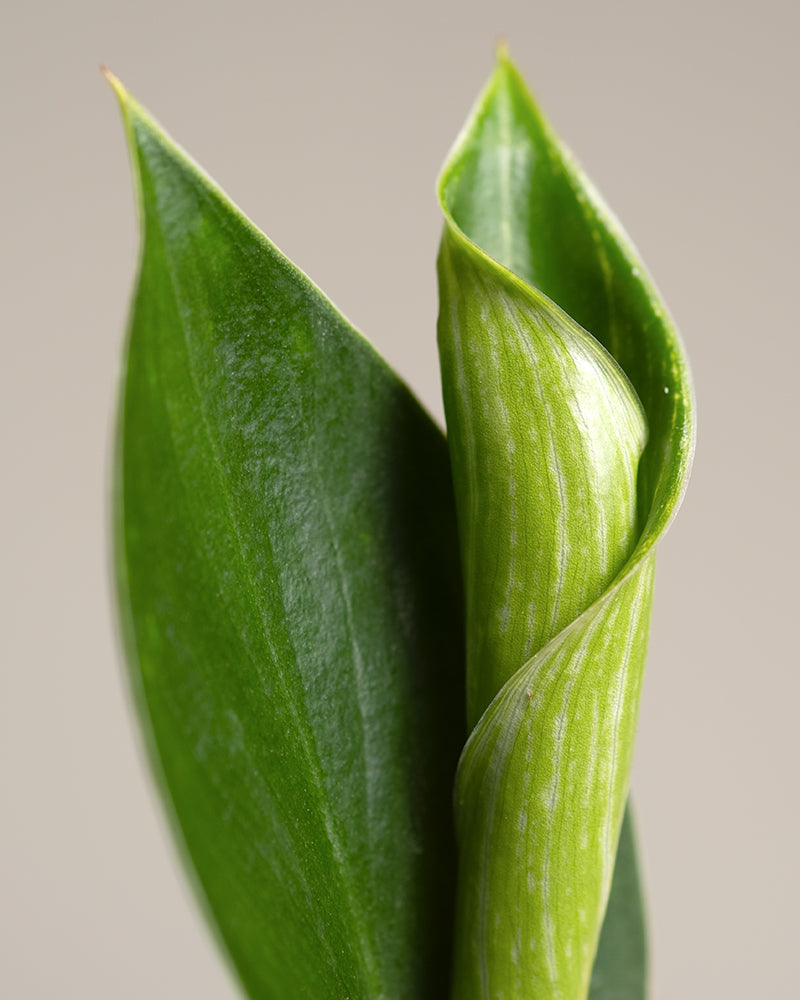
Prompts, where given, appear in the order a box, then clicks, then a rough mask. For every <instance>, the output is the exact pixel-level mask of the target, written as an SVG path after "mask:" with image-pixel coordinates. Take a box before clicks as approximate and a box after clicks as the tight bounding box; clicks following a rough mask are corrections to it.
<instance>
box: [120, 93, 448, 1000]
mask: <svg viewBox="0 0 800 1000" xmlns="http://www.w3.org/2000/svg"><path fill="white" fill-rule="evenodd" d="M114 84H115V87H116V89H117V93H118V96H119V98H120V103H121V105H122V110H123V115H124V119H125V124H126V126H127V131H128V136H129V139H130V147H131V155H132V159H133V164H134V172H135V176H136V183H137V189H138V194H139V207H140V214H141V220H142V251H141V262H140V272H139V281H138V287H137V290H136V294H135V298H134V304H133V312H132V317H131V324H130V334H129V342H128V346H127V355H126V367H125V373H124V388H123V398H122V403H121V409H120V420H119V433H118V439H117V449H116V487H115V497H114V500H115V519H116V555H117V568H118V582H119V604H120V616H121V620H122V626H123V631H124V637H125V645H126V650H127V654H128V663H129V667H130V674H131V679H132V682H133V686H134V690H135V692H136V695H137V702H138V706H139V709H140V713H141V719H142V723H143V726H144V728H145V731H146V734H147V737H148V746H149V749H150V751H151V756H152V760H153V764H154V767H155V769H156V772H157V774H158V775H159V777H160V779H161V783H162V789H163V791H164V796H165V801H166V802H167V804H168V807H169V810H170V812H171V815H172V817H173V819H174V821H175V825H176V830H177V832H178V837H179V840H180V842H181V843H182V845H183V846H184V848H185V852H186V854H187V856H188V860H189V862H190V869H191V870H192V871H193V872H194V873H195V875H196V881H197V883H198V887H199V889H200V893H201V897H202V898H203V900H204V901H205V903H206V909H207V911H208V913H209V916H210V918H211V920H212V923H213V924H214V925H215V927H216V929H217V930H218V932H219V935H220V936H221V938H222V940H223V942H224V944H225V946H226V948H227V950H228V952H229V954H230V956H231V958H232V960H233V963H234V965H235V967H236V970H237V972H238V974H239V976H240V978H241V980H242V982H243V984H244V986H245V988H246V990H247V992H248V993H249V995H250V996H251V997H253V998H259V1000H261V998H274V1000H287V998H301V997H314V998H324V997H349V998H350V1000H356V998H361V1000H368V998H369V1000H377V998H379V997H387V998H388V997H403V998H409V1000H411V998H422V997H425V998H431V1000H433V998H437V1000H438V998H440V997H441V996H442V995H443V994H445V993H446V992H447V989H448V978H449V955H450V951H451V933H452V930H451V928H452V900H453V895H454V880H455V868H454V861H453V858H454V847H453V844H452V842H451V840H452V834H451V828H452V816H451V794H452V781H453V776H454V772H455V765H456V760H457V756H458V752H459V750H460V747H461V745H462V744H463V730H464V726H463V716H462V712H461V708H460V704H461V701H462V699H463V680H462V673H463V648H462V640H461V635H462V630H463V626H462V618H461V606H462V598H461V590H460V579H459V572H458V549H457V540H456V534H455V511H454V507H453V498H452V486H451V479H450V469H449V462H448V457H447V450H446V445H445V441H444V438H443V436H442V434H441V432H440V431H439V430H438V429H437V428H436V427H435V426H434V424H433V423H432V422H431V420H430V419H429V418H428V416H427V415H426V414H425V413H424V412H423V411H422V409H421V408H420V406H419V404H418V403H417V402H416V400H415V399H414V398H413V397H412V395H411V393H410V392H409V391H408V389H407V388H406V387H405V386H404V385H403V384H402V383H401V382H400V381H399V380H398V378H397V377H396V376H395V375H394V374H393V373H392V372H391V371H390V370H389V369H388V367H387V366H386V364H385V363H384V362H383V361H382V360H381V359H380V358H379V357H378V356H377V355H376V354H375V352H374V351H373V349H372V348H371V347H370V346H369V345H368V344H367V343H366V342H365V341H364V340H363V339H362V338H361V337H360V336H359V335H358V334H357V333H355V331H354V330H353V329H352V328H351V327H350V326H349V324H348V323H347V322H346V321H345V320H344V319H343V318H342V316H341V315H340V314H339V313H338V312H337V311H336V310H335V309H334V307H333V306H332V305H331V303H330V302H329V301H327V300H326V299H325V298H324V297H323V295H322V294H321V293H320V292H319V291H318V290H317V289H316V288H315V287H314V286H313V285H312V284H311V283H310V282H309V281H308V279H306V278H305V277H304V276H303V275H302V274H301V273H300V272H299V271H298V270H297V269H296V268H295V267H294V266H293V265H292V264H291V263H290V262H289V261H288V260H286V258H285V257H283V256H282V255H281V254H280V253H279V252H278V250H277V249H276V248H275V247H274V246H273V245H272V244H271V243H269V242H268V241H267V240H266V239H265V238H264V236H262V234H261V233H260V232H258V231H257V230H256V229H255V228H254V227H253V226H252V225H251V224H250V223H249V222H248V221H247V220H246V219H245V218H244V217H243V216H242V215H241V213H240V212H239V211H238V210H237V209H236V208H235V207H234V206H233V205H232V204H231V203H230V202H229V201H228V200H227V198H226V197H225V196H224V195H223V194H222V192H221V191H220V190H219V189H218V188H217V187H216V186H215V185H214V184H213V183H212V182H211V181H210V180H209V179H208V178H207V177H206V176H205V175H204V174H203V173H202V172H201V171H200V170H199V169H198V168H197V167H196V166H195V165H194V164H193V163H192V162H191V160H189V158H188V157H187V156H186V155H185V154H184V153H182V152H181V151H180V150H179V149H178V148H177V147H176V146H175V145H174V144H173V143H172V142H171V141H170V140H169V138H168V137H167V136H166V135H165V134H164V133H163V132H162V131H161V129H160V128H159V127H158V126H157V125H156V124H155V122H154V121H153V120H152V119H151V118H150V117H149V116H148V114H147V113H146V112H145V111H144V110H143V109H142V108H141V107H140V106H139V105H138V104H137V103H136V102H135V101H134V100H132V99H131V98H130V96H129V95H128V94H127V93H126V92H125V91H124V89H123V88H122V87H121V86H120V85H119V84H118V83H117V82H116V81H114Z"/></svg>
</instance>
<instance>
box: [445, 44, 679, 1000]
mask: <svg viewBox="0 0 800 1000" xmlns="http://www.w3.org/2000/svg"><path fill="white" fill-rule="evenodd" d="M439 195H440V200H441V205H442V209H443V212H444V216H445V229H444V235H443V238H442V245H441V252H440V257H439V285H440V314H439V348H440V356H441V364H442V384H443V392H444V401H445V412H446V416H447V427H448V440H449V445H450V455H451V462H452V467H453V477H454V484H455V491H456V505H457V510H458V523H459V537H460V545H461V557H462V566H463V572H464V588H465V601H466V614H467V715H468V720H469V725H470V727H471V728H472V732H471V735H470V738H469V740H468V743H467V746H466V748H465V751H464V754H463V755H462V758H461V762H460V765H459V771H458V778H457V789H456V818H457V829H458V839H459V851H460V860H459V883H458V903H457V928H456V946H455V960H454V992H453V996H454V997H455V998H457V1000H474V998H478V997H480V998H487V1000H488V998H489V997H496V996H503V997H504V998H505V1000H512V998H519V1000H583V998H585V997H586V996H587V992H588V990H589V984H590V977H591V973H592V967H593V963H594V959H595V954H596V951H597V946H598V938H599V935H600V929H601V926H602V923H603V918H604V914H605V911H606V906H607V902H608V897H609V890H610V886H611V879H612V872H613V868H614V859H615V855H616V852H617V845H618V840H619V834H620V828H621V824H622V819H623V812H624V807H625V802H626V797H627V790H628V781H629V773H630V763H631V754H632V749H633V739H634V734H635V728H636V717H637V711H638V704H639V692H640V688H641V680H642V673H643V668H644V660H645V652H646V646H647V633H648V625H649V618H650V607H651V597H652V580H653V557H654V546H655V544H656V542H657V541H658V539H659V538H660V537H661V535H662V534H663V532H664V530H665V529H666V527H667V524H668V523H669V521H670V519H671V518H672V516H673V514H674V512H675V509H676V507H677V505H678V503H679V501H680V498H681V495H682V493H683V490H684V487H685V483H686V478H687V475H688V470H689V465H690V460H691V453H692V448H693V440H694V430H693V419H692V406H691V387H690V382H689V375H688V369H687V365H686V360H685V357H684V353H683V349H682V347H681V344H680V341H679V339H678V337H677V334H676V333H675V330H674V328H673V326H672V324H671V322H670V321H669V319H668V318H667V315H666V312H665V310H664V307H663V306H662V304H661V303H660V300H659V298H658V296H657V294H656V292H655V290H654V288H653V285H652V283H651V281H650V280H649V278H648V277H647V275H646V273H645V271H644V268H643V266H642V264H641V262H640V260H639V259H638V256H637V255H636V252H635V250H634V249H633V247H632V246H631V245H630V243H629V241H628V240H627V238H626V237H625V236H624V234H623V232H622V230H621V228H620V227H619V225H618V224H617V223H616V221H615V220H614V219H613V217H612V216H611V215H610V213H609V212H608V210H607V209H606V208H605V207H604V206H603V204H602V202H601V201H600V199H599V197H598V196H597V194H596V193H595V192H594V189H593V188H592V187H591V185H590V184H589V182H588V181H587V180H586V178H585V177H584V176H583V175H582V173H581V172H580V170H579V169H578V168H577V166H576V165H575V164H574V162H573V160H572V159H571V157H570V156H569V154H568V153H567V152H566V150H565V149H564V147H563V146H562V144H561V143H560V141H559V140H558V139H557V137H556V136H555V134H554V133H553V131H552V129H551V128H550V127H549V125H548V124H547V123H546V122H545V120H544V119H543V117H542V116H541V114H540V113H539V111H538V109H537V108H536V106H535V105H534V103H533V101H532V99H531V97H530V95H529V94H528V93H527V90H526V88H525V86H524V84H523V82H522V80H521V79H520V77H519V75H518V73H517V72H516V70H515V69H514V67H513V66H512V64H511V63H510V61H509V60H508V58H507V56H506V55H505V53H501V54H500V58H499V62H498V66H497V69H496V72H495V74H494V76H493V77H492V79H491V81H490V82H489V85H488V86H487V88H486V90H485V91H484V93H483V95H482V96H481V98H480V100H479V101H478V104H477V106H476V108H475V110H474V111H473V114H472V117H471V118H470V120H469V122H468V124H467V126H466V127H465V129H464V131H463V132H462V134H461V136H460V137H459V139H458V141H457V143H456V146H455V148H454V150H453V152H452V153H451V155H450V157H449V159H448V162H447V164H446V165H445V168H444V171H443V174H442V177H441V180H440V187H439ZM622 863H623V864H624V865H625V866H626V868H627V872H628V874H630V872H631V871H633V870H635V869H633V868H631V865H632V863H633V862H632V853H631V852H630V851H626V852H625V854H624V859H623V862H622ZM626 882H627V883H630V882H631V880H630V879H629V878H627V879H626ZM631 884H632V883H631ZM636 897H637V903H638V887H637V888H636ZM615 912H616V913H625V912H630V910H629V908H627V907H624V906H623V907H621V908H616V909H615ZM614 919H617V918H616V917H615V918H614ZM606 938H607V940H608V941H609V942H612V945H613V941H614V939H615V938H616V935H614V934H609V935H607V936H606ZM612 945H609V946H612ZM642 963H643V960H642ZM642 963H639V964H642Z"/></svg>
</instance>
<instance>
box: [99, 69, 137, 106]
mask: <svg viewBox="0 0 800 1000" xmlns="http://www.w3.org/2000/svg"><path fill="white" fill-rule="evenodd" d="M100 72H101V73H102V74H103V76H104V77H105V78H106V80H107V81H108V83H109V84H110V85H111V89H112V90H113V91H114V93H115V94H116V95H117V100H118V101H119V103H120V104H123V105H124V104H126V103H127V102H128V101H129V100H130V95H129V94H128V91H127V90H126V89H125V87H124V86H123V85H122V81H121V80H120V79H119V77H117V76H115V75H114V73H112V72H111V70H110V69H109V68H108V66H105V65H103V64H101V66H100Z"/></svg>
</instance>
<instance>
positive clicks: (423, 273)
mask: <svg viewBox="0 0 800 1000" xmlns="http://www.w3.org/2000/svg"><path fill="white" fill-rule="evenodd" d="M797 10H798V7H797V5H796V4H795V3H793V2H791V0H786V2H783V3H782V2H780V0H762V2H759V3H754V2H753V3H742V2H739V3H735V2H728V3H724V2H714V0H697V2H695V3H691V4H689V3H680V2H675V0H673V2H671V3H666V2H665V3H661V4H646V3H644V2H642V3H619V2H611V0H605V2H602V3H598V2H594V0H592V2H590V0H582V2H578V3H567V2H561V3H544V2H541V3H536V2H533V0H526V2H522V0H514V2H504V0H499V2H496V3H495V4H494V5H493V6H492V5H490V4H488V3H479V2H475V0H459V2H451V0H430V2H429V3H423V2H419V0H416V2H410V0H409V2H405V3H399V2H398V3H395V4H392V5H388V4H383V3H381V2H377V0H373V2H371V3H368V2H352V3H338V4H337V3H330V2H329V3H323V2H321V0H317V2H314V3H308V4H303V3H295V4H294V6H292V7H291V9H290V7H289V5H286V4H278V3H277V2H276V0H260V2H258V3H246V2H244V0H225V2H222V3H211V2H208V0H194V2H188V0H186V2H176V0H129V2H127V3H125V4H122V3H116V2H111V0H106V2H103V3H100V2H98V0H71V2H70V3H60V2H59V3H56V2H55V0H50V2H45V3H35V2H29V3H27V4H25V5H24V6H23V5H22V4H19V3H16V2H12V3H11V4H9V2H8V0H2V6H1V7H0V11H2V14H1V17H2V24H1V25H0V94H2V97H0V101H2V132H0V146H1V147H2V156H0V173H1V174H2V177H1V183H0V200H1V201H2V215H0V250H1V253H2V257H1V259H0V282H1V283H2V295H1V296H0V308H1V309H2V327H0V336H1V337H2V359H1V360H0V377H1V378H2V391H1V392H0V408H2V415H1V418H0V434H2V466H0V467H1V468H2V491H1V492H0V498H1V499H0V503H2V509H1V511H0V515H1V516H0V533H2V539H1V541H2V549H1V550H0V551H1V553H2V555H0V560H1V565H2V592H1V593H0V607H2V614H3V625H2V629H1V630H0V649H1V654H0V664H1V668H2V673H1V674H0V683H2V691H1V692H0V715H1V717H0V782H1V785H0V996H3V997H9V998H16V997H23V998H45V997H55V996H58V997H64V998H68V997H69V998H71V997H81V998H90V1000H92V998H140V997H147V998H156V1000H157V998H161V997H164V998H176V997H192V998H194V1000H203V998H215V1000H223V998H232V997H234V996H235V988H234V986H233V983H232V980H231V978H230V976H229V974H228V972H227V970H226V968H225V965H224V962H223V961H222V959H221V958H220V957H219V956H218V954H217V952H216V951H215V949H214V946H213V944H212V942H211V940H210V938H209V936H208V935H207V933H206V931H205V928H204V926H203V924H202V922H201V920H200V918H199V917H198V915H197V911H196V908H195V905H194V901H193V899H192V898H191V894H190V892H189V891H188V890H187V888H186V883H185V880H184V877H183V875H182V873H181V872H180V871H179V870H178V866H177V864H176V861H175V856H174V854H173V850H172V846H171V844H170V843H169V841H168V838H167V833H166V825H165V823H164V821H163V819H162V816H161V813H160V811H159V806H158V804H157V802H156V800H155V797H154V794H153V792H152V790H151V787H150V783H149V778H148V775H147V774H146V772H145V770H144V766H143V763H142V758H141V753H140V750H139V745H138V738H137V734H136V731H135V728H134V726H133V725H132V722H131V718H130V714H129V708H128V702H127V692H126V690H125V685H124V683H123V678H122V673H121V670H120V664H119V657H118V653H117V649H116V645H115V638H114V633H113V629H112V625H111V620H112V612H111V604H110V598H109V571H108V554H107V544H106V542H107V533H108V532H107V524H108V511H107V494H108V480H109V446H110V428H111V423H112V413H113V405H114V392H115V379H116V376H117V370H118V362H119V355H120V345H121V340H122V335H123V328H124V323H125V313H126V307H127V301H128V296H129V292H130V288H131V282H132V278H133V270H134V264H135V253H136V228H135V216H134V208H133V200H132V194H131V185H130V178H129V172H128V163H127V158H126V152H125V148H124V145H123V134H122V128H121V126H120V122H119V118H118V113H117V109H116V106H115V103H114V100H113V98H112V95H111V93H110V91H109V90H108V87H107V86H106V84H105V83H104V81H103V80H102V78H101V76H100V74H99V72H98V71H97V65H98V63H100V62H101V61H103V62H107V63H108V64H109V65H110V66H111V67H112V68H113V69H114V71H115V72H116V73H117V74H118V75H119V76H120V77H121V78H122V79H123V80H124V81H125V82H126V83H127V85H128V86H129V88H130V89H131V90H132V91H133V92H134V93H135V94H136V95H137V96H138V97H139V98H140V100H142V102H144V103H145V104H146V105H147V106H149V107H150V109H151V110H152V111H153V113H154V114H155V115H156V116H157V117H158V118H159V119H160V120H161V121H162V122H163V123H164V125H165V126H166V127H167V128H168V129H169V130H170V131H171V132H172V134H173V135H174V136H175V137H176V138H177V139H178V140H179V141H180V142H181V143H182V144H184V145H185V146H186V147H188V148H189V149H190V150H191V151H192V152H193V154H194V155H195V157H196V158H197V159H199V160H200V162H201V163H203V164H204V165H205V166H206V167H207V168H208V170H209V171H210V172H211V173H212V175H213V176H215V177H216V178H217V179H218V180H219V181H220V183H222V184H223V186H224V187H225V188H226V189H227V190H228V191H229V193H230V194H231V196H232V197H233V198H234V199H235V200H236V201H237V202H238V203H239V204H240V205H241V206H242V207H243V208H244V210H245V211H246V212H247V213H248V214H249V215H250V216H251V217H252V218H253V219H254V220H255V221H256V222H257V223H258V224H259V225H260V226H261V227H262V228H263V229H265V230H266V231H267V233H269V234H270V236H271V237H272V238H273V239H274V240H275V241H276V242H277V243H278V245H279V246H281V247H282V248H283V249H284V251H285V252H287V253H288V254H289V255H290V256H291V257H292V258H293V259H294V260H295V261H296V262H297V263H298V264H299V265H300V266H301V267H303V268H304V269H305V270H306V271H307V272H308V273H309V274H310V275H311V276H312V277H313V279H314V280H315V281H316V282H317V283H318V284H319V285H321V286H322V287H323V288H324V289H325V290H326V291H327V292H328V294H329V295H330V296H331V297H332V298H333V299H334V301H335V302H336V303H337V304H338V305H339V306H340V307H341V308H342V309H343V310H344V312H345V313H346V314H347V315H348V316H349V317H350V318H351V319H352V320H353V321H354V322H355V323H356V324H357V325H358V326H360V327H361V328H362V329H364V330H365V331H367V333H368V334H369V335H370V336H371V338H372V339H373V340H374V341H375V343H376V344H378V346H379V347H380V349H381V350H382V351H383V352H384V353H385V354H386V355H387V356H388V357H389V358H390V360H391V361H393V362H394V363H395V364H396V366H397V367H398V368H399V369H400V371H401V372H402V373H403V374H404V375H405V376H406V377H407V378H408V380H409V381H410V382H411V384H412V385H413V386H414V387H415V388H416V390H417V391H418V393H419V394H420V395H421V396H422V398H423V400H424V401H425V402H426V403H427V404H428V405H429V406H430V407H431V408H432V409H433V410H434V411H435V412H436V413H437V414H439V413H441V406H440V401H439V387H438V375H437V369H436V354H435V344H434V323H435V316H436V295H435V281H434V270H433V261H434V256H435V252H436V244H437V239H438V231H439V217H438V214H437V208H436V204H435V200H434V194H433V190H434V186H433V185H434V178H435V175H436V173H437V170H438V168H439V165H440V163H441V161H442V159H443V157H444V155H445V153H446V151H447V149H448V147H449V145H450V143H451V141H452V139H453V138H454V136H455V134H456V132H457V130H458V129H459V127H460V126H461V123H462V121H463V119H464V117H465V115H466V113H467V111H468V109H469V107H470V104H471V102H472V100H473V98H474V97H475V95H476V94H477V91H478V89H479V88H480V86H481V85H482V83H483V81H484V79H485V77H486V76H487V74H488V73H489V71H490V69H491V64H492V52H493V44H494V40H495V38H496V36H498V35H500V34H503V35H505V36H506V37H507V39H508V40H509V42H510V45H511V49H512V53H513V54H514V55H515V57H516V59H517V61H518V62H519V64H520V65H521V67H522V69H523V71H524V73H525V74H526V75H527V77H528V78H529V80H530V82H531V85H532V86H533V88H534V89H535V91H536V92H537V94H538V95H539V98H540V100H541V102H542V104H543V105H544V107H545V108H546V110H547V112H548V113H549V115H550V117H551V119H552V120H553V121H554V122H555V124H556V126H557V128H558V129H559V130H560V132H561V134H562V135H563V136H564V137H565V138H566V140H567V141H568V142H569V143H570V145H571V146H572V147H573V149H574V150H575V151H576V153H577V154H578V156H579V158H580V159H581V161H582V162H583V164H584V165H585V166H586V168H587V169H588V171H589V173H590V174H591V176H592V177H593V178H594V179H595V181H596V182H597V184H598V186H599V187H600V188H601V190H602V191H603V192H604V193H605V195H606V197H607V199H608V200H609V202H610V203H611V205H612V206H613V207H614V208H615V210H616V211H617V213H618V214H619V215H620V217H621V218H622V220H623V222H624V223H625V224H626V226H627V227H628V229H629V231H630V232H631V234H632V235H633V238H634V239H635V241H636V242H637V243H638V245H639V247H640V249H641V250H642V252H643V254H644V256H645V258H646V260H647V262H648V264H649V266H650V268H651V270H652V271H653V273H654V274H655V276H656V280H657V281H658V283H659V285H660V287H661V289H662V290H663V292H664V294H665V297H666V299H667V301H668V303H669V305H670V307H671V309H672V311H673V313H674V314H675V316H676V317H677V319H678V322H679V325H680V326H681V329H682V331H683V334H684V337H685V340H686V342H687V344H688V347H689V351H690V353H691V357H692V359H693V364H694V372H695V377H696V387H697V395H698V399H699V419H700V429H699V445H698V450H697V460H696V466H695V468H696V471H695V474H694V479H693V482H692V484H691V488H690V491H689V495H688V498H687V500H686V504H685V506H684V509H683V511H682V513H681V515H680V517H679V519H678V521H677V523H676V525H675V527H674V528H673V530H672V532H671V533H670V535H669V537H668V538H667V540H666V541H665V543H664V544H663V547H662V554H661V558H660V567H659V569H660V578H659V585H658V593H657V604H656V610H655V622H654V628H653V635H652V647H651V659H650V666H649V673H648V677H647V682H646V686H645V694H644V705H643V712H642V720H641V726H640V737H639V744H638V750H637V760H636V768H635V776H634V783H635V791H636V798H637V801H638V810H639V821H640V831H641V835H642V844H643V849H644V861H645V866H646V877H647V886H648V894H649V897H650V906H651V914H652V936H653V950H654V960H653V989H654V994H655V995H656V996H657V997H659V998H663V1000H740V998H741V1000H745V998H746V1000H754V998H761V997H765V998H771V1000H778V998H784V997H785V998H793V997H796V996H798V993H799V992H800V991H799V988H798V983H797V977H798V972H797V961H796V951H797V940H798V934H799V933H800V921H798V911H797V900H798V895H799V894H800V878H798V861H797V854H798V846H797V845H798V842H799V841H800V837H798V817H799V816H800V801H799V795H798V778H797V765H798V739H797V733H796V729H795V718H796V715H797V703H798V698H800V684H799V683H798V670H797V668H798V662H797V660H798V657H797V642H796V638H795V637H796V628H797V621H798V607H797V605H798V601H797V598H798V588H797V582H796V581H797V564H798V556H800V552H799V551H798V530H797V492H798V459H797V454H798V447H797V438H798V434H797V432H798V421H797V399H798V378H799V375H798V362H800V357H799V356H798V346H797V341H798V323H797V315H798V310H797V307H796V298H797V290H798V277H797V273H796V272H797V263H798V261H797V233H798V231H799V230H798V224H800V217H799V216H800V212H799V211H798V197H797V178H798V151H799V150H798V110H797V109H798V97H799V96H800V94H798V89H799V88H798V78H799V75H800V74H799V73H798V55H797V53H798V14H797ZM287 1000H292V998H287ZM319 1000H326V998H319Z"/></svg>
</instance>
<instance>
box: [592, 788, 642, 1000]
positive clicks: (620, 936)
mask: <svg viewBox="0 0 800 1000" xmlns="http://www.w3.org/2000/svg"><path fill="white" fill-rule="evenodd" d="M646 996H647V934H646V927H645V920H644V905H643V902H642V888H641V884H640V881H639V866H638V864H637V861H636V841H635V838H634V831H633V820H632V818H631V808H630V804H629V805H628V808H627V809H626V810H625V816H624V818H623V820H622V829H621V831H620V834H619V844H618V845H617V860H616V864H615V865H614V878H613V879H612V882H611V893H610V895H609V897H608V908H607V909H606V915H605V919H604V920H603V928H602V930H601V931H600V943H599V944H598V946H597V957H596V958H595V960H594V968H593V969H592V982H591V985H590V986H589V1000H645V997H646Z"/></svg>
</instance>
